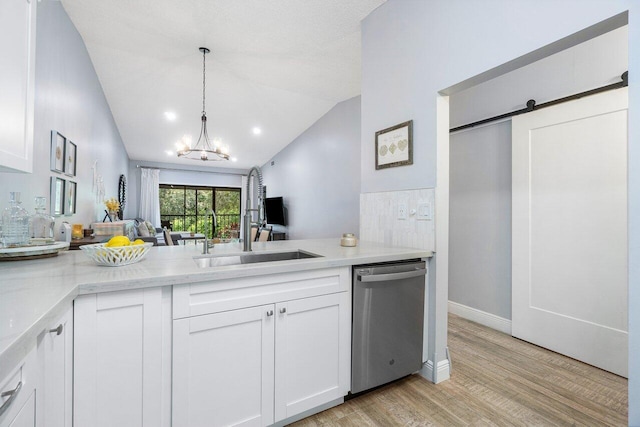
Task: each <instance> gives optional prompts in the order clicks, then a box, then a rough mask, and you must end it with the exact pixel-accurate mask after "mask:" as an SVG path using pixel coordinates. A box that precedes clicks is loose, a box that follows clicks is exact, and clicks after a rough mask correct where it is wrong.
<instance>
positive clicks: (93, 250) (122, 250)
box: [80, 242, 153, 267]
mask: <svg viewBox="0 0 640 427" xmlns="http://www.w3.org/2000/svg"><path fill="white" fill-rule="evenodd" d="M152 246H153V243H150V242H147V243H143V244H141V245H130V246H113V247H107V246H105V244H104V243H96V244H94V245H84V246H80V249H81V250H82V251H84V253H85V254H86V255H87V256H88V257H89V258H91V259H92V260H94V261H95V262H96V263H97V264H98V265H106V266H108V267H119V266H122V265H128V264H133V263H134V262H138V261H140V260H142V258H144V256H145V255H146V254H147V252H149V248H150V247H152Z"/></svg>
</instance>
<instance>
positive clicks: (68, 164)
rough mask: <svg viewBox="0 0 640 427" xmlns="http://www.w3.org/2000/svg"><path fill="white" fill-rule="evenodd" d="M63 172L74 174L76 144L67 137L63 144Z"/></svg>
mask: <svg viewBox="0 0 640 427" xmlns="http://www.w3.org/2000/svg"><path fill="white" fill-rule="evenodd" d="M64 174H65V175H69V176H76V144H74V143H73V142H71V141H69V140H68V139H67V142H66V144H65V146H64Z"/></svg>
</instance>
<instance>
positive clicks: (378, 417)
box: [292, 314, 628, 427]
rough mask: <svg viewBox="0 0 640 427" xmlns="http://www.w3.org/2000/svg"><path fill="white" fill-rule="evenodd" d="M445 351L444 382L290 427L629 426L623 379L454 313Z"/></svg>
mask: <svg viewBox="0 0 640 427" xmlns="http://www.w3.org/2000/svg"><path fill="white" fill-rule="evenodd" d="M449 350H450V353H451V358H452V367H453V369H452V373H451V379H450V380H449V381H445V382H442V383H440V384H438V385H435V384H432V383H430V382H429V381H427V380H425V379H424V378H422V377H420V376H418V375H411V376H409V377H407V378H405V379H402V380H400V381H397V382H395V383H392V384H389V385H387V386H385V387H382V388H380V389H377V390H374V391H372V392H370V393H367V394H364V395H361V396H358V397H356V398H354V399H351V400H349V401H347V402H346V403H344V404H343V405H340V406H338V407H335V408H332V409H329V410H327V411H324V412H322V413H320V414H316V415H313V416H311V417H309V418H305V419H304V420H301V421H299V422H297V423H295V424H292V425H294V426H296V427H310V426H358V427H359V426H383V427H387V426H429V425H434V426H467V425H469V426H564V425H566V426H574V425H575V426H600V425H615V426H625V425H627V405H628V404H627V380H626V379H625V378H622V377H619V376H617V375H614V374H611V373H608V372H605V371H602V370H600V369H597V368H594V367H592V366H589V365H586V364H584V363H581V362H578V361H576V360H573V359H570V358H568V357H565V356H562V355H560V354H557V353H554V352H551V351H548V350H545V349H543V348H540V347H537V346H535V345H532V344H529V343H527V342H524V341H520V340H518V339H515V338H512V337H511V336H509V335H506V334H503V333H501V332H497V331H495V330H493V329H490V328H487V327H485V326H482V325H479V324H477V323H473V322H470V321H468V320H465V319H462V318H461V317H458V316H455V315H452V314H450V315H449Z"/></svg>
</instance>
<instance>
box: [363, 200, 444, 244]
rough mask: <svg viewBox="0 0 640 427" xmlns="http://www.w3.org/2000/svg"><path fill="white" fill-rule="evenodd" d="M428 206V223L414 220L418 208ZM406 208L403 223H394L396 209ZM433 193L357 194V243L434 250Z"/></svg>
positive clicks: (398, 221) (396, 216) (399, 221)
mask: <svg viewBox="0 0 640 427" xmlns="http://www.w3.org/2000/svg"><path fill="white" fill-rule="evenodd" d="M425 202H426V203H429V206H430V208H431V209H430V210H431V219H430V220H419V219H417V216H418V215H417V211H418V205H419V204H421V203H425ZM400 203H404V204H405V205H406V206H407V211H408V215H407V219H398V205H399V204H400ZM434 208H435V190H434V189H433V188H422V189H418V190H403V191H388V192H386V191H385V192H381V193H364V194H360V236H359V238H360V240H364V241H373V242H379V243H384V244H390V245H393V246H403V247H409V248H419V249H424V250H429V251H434V250H435V224H434V212H435V209H434Z"/></svg>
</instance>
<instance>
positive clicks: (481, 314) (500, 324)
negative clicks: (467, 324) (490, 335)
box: [449, 301, 511, 335]
mask: <svg viewBox="0 0 640 427" xmlns="http://www.w3.org/2000/svg"><path fill="white" fill-rule="evenodd" d="M449 313H453V314H455V315H457V316H460V317H462V318H465V319H467V320H471V321H472V322H476V323H480V324H481V325H484V326H487V327H489V328H492V329H495V330H497V331H500V332H504V333H505V334H509V335H511V320H509V319H505V318H504V317H500V316H496V315H495V314H491V313H487V312H486V311H482V310H478V309H477V308H473V307H469V306H466V305H462V304H458V303H457V302H453V301H449Z"/></svg>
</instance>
